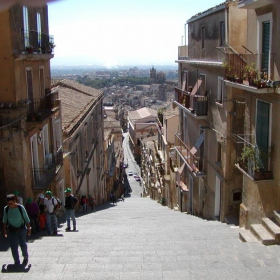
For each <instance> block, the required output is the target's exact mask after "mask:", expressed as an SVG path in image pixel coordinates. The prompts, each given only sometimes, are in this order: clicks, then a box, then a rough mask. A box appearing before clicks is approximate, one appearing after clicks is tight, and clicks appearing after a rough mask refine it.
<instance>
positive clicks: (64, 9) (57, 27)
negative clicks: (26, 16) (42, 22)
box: [49, 0, 223, 66]
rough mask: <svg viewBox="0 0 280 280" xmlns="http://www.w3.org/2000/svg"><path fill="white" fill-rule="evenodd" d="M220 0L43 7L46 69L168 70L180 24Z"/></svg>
mask: <svg viewBox="0 0 280 280" xmlns="http://www.w3.org/2000/svg"><path fill="white" fill-rule="evenodd" d="M222 2H223V1H222V0H61V1H58V2H54V3H50V4H49V28H50V34H51V35H54V39H55V44H56V47H55V50H54V53H55V57H54V58H53V59H52V60H51V63H52V65H58V64H64V65H79V64H99V65H105V66H112V65H128V64H129V65H136V64H137V65H141V64H146V65H147V64H148V65H163V64H165V65H166V64H167V65H172V64H174V63H175V62H174V61H175V60H176V59H177V55H178V46H179V45H181V42H182V40H183V42H184V38H182V36H184V24H185V22H186V21H187V20H188V19H189V18H190V17H192V16H193V15H195V14H197V13H198V12H202V11H205V10H207V9H208V8H211V7H214V6H216V5H218V4H220V3H222Z"/></svg>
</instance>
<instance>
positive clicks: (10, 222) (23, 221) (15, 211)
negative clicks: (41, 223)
mask: <svg viewBox="0 0 280 280" xmlns="http://www.w3.org/2000/svg"><path fill="white" fill-rule="evenodd" d="M6 200H7V204H8V205H7V206H5V208H4V217H3V235H4V236H5V237H8V238H9V241H10V245H11V251H12V256H13V259H14V262H15V264H16V265H19V264H20V260H19V253H18V246H20V249H21V252H22V256H23V262H22V264H24V265H26V264H27V263H28V251H27V244H26V233H27V234H28V236H30V234H31V227H30V220H29V218H28V215H27V213H26V210H25V208H24V206H23V205H21V204H18V203H17V202H16V197H15V195H14V194H9V195H7V198H6ZM26 227H27V228H26Z"/></svg>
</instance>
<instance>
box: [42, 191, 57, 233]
mask: <svg viewBox="0 0 280 280" xmlns="http://www.w3.org/2000/svg"><path fill="white" fill-rule="evenodd" d="M44 204H45V209H46V215H47V234H48V235H57V217H56V213H55V212H56V208H57V207H58V203H57V200H56V198H55V197H53V196H52V192H51V191H46V196H45V199H44ZM52 226H53V231H52Z"/></svg>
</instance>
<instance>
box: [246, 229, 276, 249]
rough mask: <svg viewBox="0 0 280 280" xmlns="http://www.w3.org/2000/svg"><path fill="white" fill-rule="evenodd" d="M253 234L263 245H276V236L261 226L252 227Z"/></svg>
mask: <svg viewBox="0 0 280 280" xmlns="http://www.w3.org/2000/svg"><path fill="white" fill-rule="evenodd" d="M251 231H252V233H253V234H254V235H255V236H256V237H257V238H258V239H259V240H260V241H261V243H262V244H263V245H273V244H276V240H275V238H274V236H273V235H272V234H271V233H269V232H268V230H267V229H265V227H264V226H263V225H261V224H254V225H251Z"/></svg>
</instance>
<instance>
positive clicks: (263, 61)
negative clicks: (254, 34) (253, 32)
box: [258, 13, 272, 75]
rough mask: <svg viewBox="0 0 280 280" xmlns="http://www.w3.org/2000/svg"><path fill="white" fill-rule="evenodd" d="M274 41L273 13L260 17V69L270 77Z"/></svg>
mask: <svg viewBox="0 0 280 280" xmlns="http://www.w3.org/2000/svg"><path fill="white" fill-rule="evenodd" d="M271 39H272V13H268V14H264V15H261V16H259V17H258V53H259V54H260V58H259V68H260V70H261V71H264V72H267V73H268V75H270V56H271Z"/></svg>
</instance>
